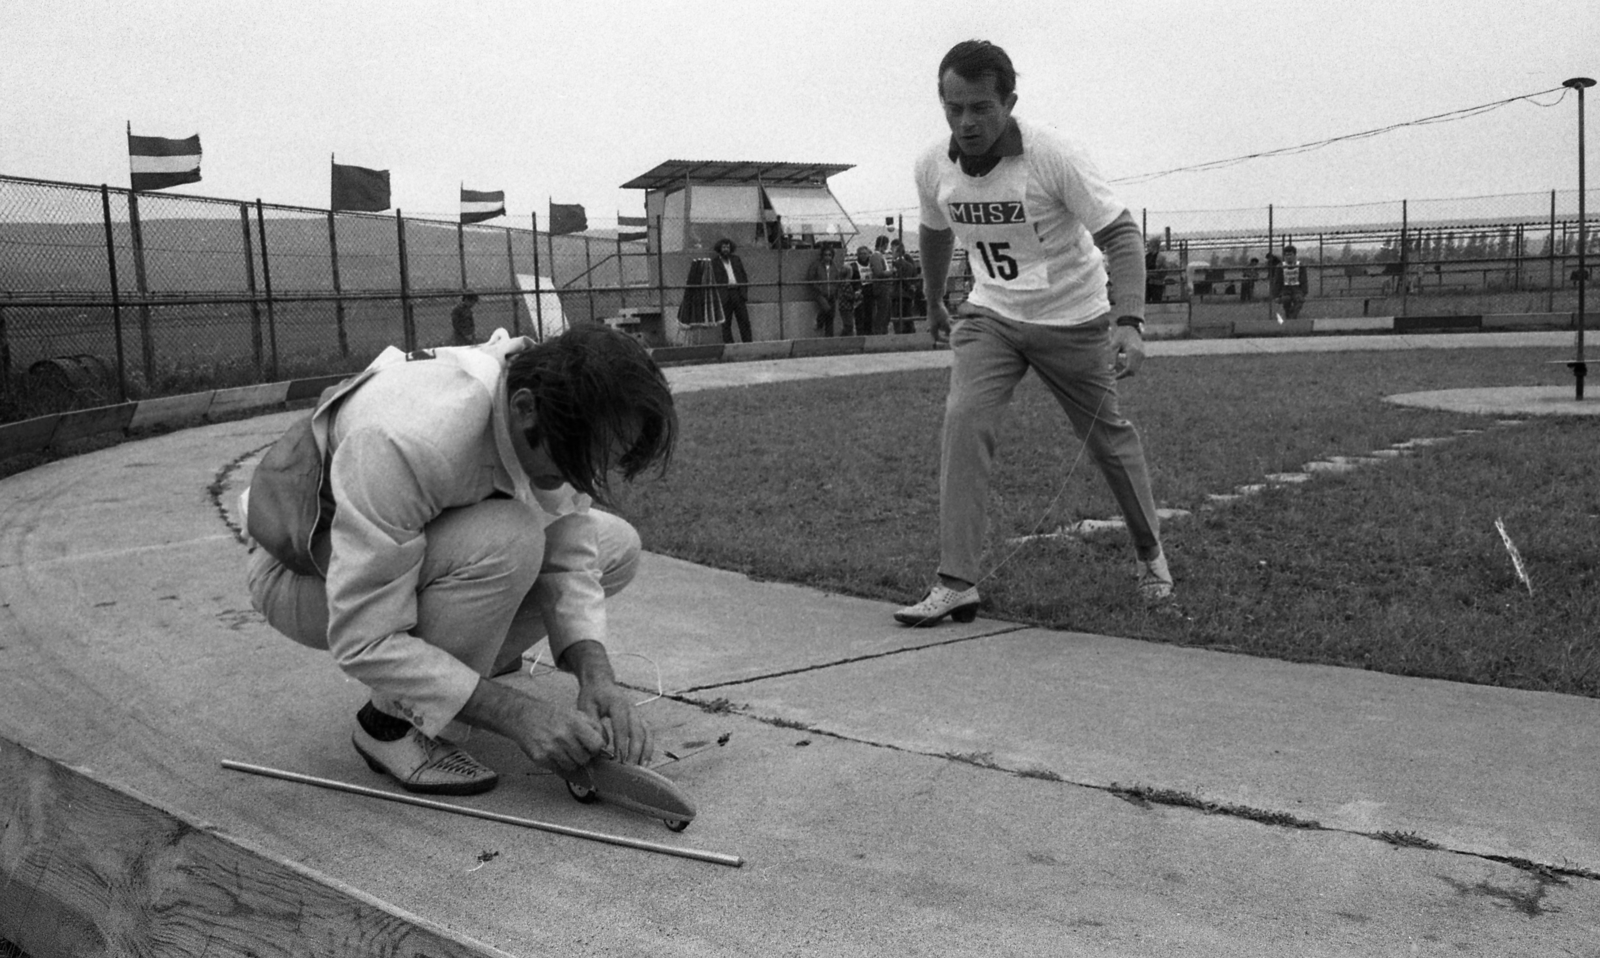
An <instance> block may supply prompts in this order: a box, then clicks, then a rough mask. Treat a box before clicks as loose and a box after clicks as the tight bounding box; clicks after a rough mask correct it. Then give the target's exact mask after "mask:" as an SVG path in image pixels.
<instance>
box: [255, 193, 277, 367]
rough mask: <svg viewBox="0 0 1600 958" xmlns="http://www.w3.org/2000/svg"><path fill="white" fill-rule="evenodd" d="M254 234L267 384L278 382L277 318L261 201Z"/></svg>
mask: <svg viewBox="0 0 1600 958" xmlns="http://www.w3.org/2000/svg"><path fill="white" fill-rule="evenodd" d="M256 233H257V234H258V235H259V236H260V237H261V284H262V287H263V289H265V291H266V294H267V344H268V347H269V348H270V349H271V353H270V354H269V355H271V357H272V359H271V361H270V362H269V363H268V364H267V382H277V381H278V316H277V313H276V312H275V311H274V310H273V307H272V265H271V264H270V263H269V262H268V260H267V218H266V214H264V213H263V212H262V209H261V200H260V199H259V198H258V199H257V200H256Z"/></svg>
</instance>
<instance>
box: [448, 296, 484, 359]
mask: <svg viewBox="0 0 1600 958" xmlns="http://www.w3.org/2000/svg"><path fill="white" fill-rule="evenodd" d="M477 305H478V294H477V293H462V294H461V302H460V303H457V304H456V308H455V309H452V310H451V311H450V333H451V336H450V344H451V345H452V346H476V345H478V330H477V324H476V323H475V322H474V321H473V318H472V309H473V307H474V306H477Z"/></svg>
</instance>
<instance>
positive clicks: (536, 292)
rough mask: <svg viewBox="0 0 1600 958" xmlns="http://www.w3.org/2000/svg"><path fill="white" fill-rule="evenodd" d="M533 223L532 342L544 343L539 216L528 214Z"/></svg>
mask: <svg viewBox="0 0 1600 958" xmlns="http://www.w3.org/2000/svg"><path fill="white" fill-rule="evenodd" d="M528 217H529V218H530V219H531V220H532V221H533V340H534V342H536V343H542V342H544V288H543V285H542V280H541V279H540V277H539V214H538V213H529V214H528Z"/></svg>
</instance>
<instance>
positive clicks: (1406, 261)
mask: <svg viewBox="0 0 1600 958" xmlns="http://www.w3.org/2000/svg"><path fill="white" fill-rule="evenodd" d="M1410 225H1411V220H1410V205H1409V201H1407V200H1401V201H1400V315H1401V316H1406V315H1409V314H1410V312H1411V305H1410V304H1411V276H1410V273H1409V269H1410V264H1411V256H1410V252H1411V251H1410V249H1409V248H1408V246H1409V244H1408V243H1407V242H1406V232H1407V228H1408V227H1409V226H1410Z"/></svg>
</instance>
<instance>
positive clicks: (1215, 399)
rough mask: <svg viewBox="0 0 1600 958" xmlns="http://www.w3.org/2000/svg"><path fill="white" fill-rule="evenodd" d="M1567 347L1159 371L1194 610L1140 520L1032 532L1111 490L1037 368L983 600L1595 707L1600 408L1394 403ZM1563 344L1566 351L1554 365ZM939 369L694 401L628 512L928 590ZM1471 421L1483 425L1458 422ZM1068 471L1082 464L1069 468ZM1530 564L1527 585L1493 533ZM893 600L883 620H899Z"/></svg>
mask: <svg viewBox="0 0 1600 958" xmlns="http://www.w3.org/2000/svg"><path fill="white" fill-rule="evenodd" d="M1555 352H1556V351H1554V350H1540V349H1471V350H1440V351H1416V352H1405V353H1344V354H1319V355H1311V354H1302V355H1292V354H1291V355H1266V354H1255V355H1238V356H1226V357H1195V358H1161V359H1155V360H1152V361H1151V362H1150V363H1149V364H1148V365H1147V367H1146V370H1145V372H1144V373H1142V374H1141V375H1140V376H1139V377H1138V378H1136V379H1133V380H1128V381H1126V382H1125V389H1124V411H1125V413H1126V414H1127V415H1128V416H1129V417H1130V418H1132V419H1133V420H1134V421H1135V422H1136V423H1137V424H1138V425H1139V427H1140V430H1141V432H1142V433H1143V435H1144V439H1145V443H1146V447H1147V451H1148V453H1149V456H1150V459H1151V463H1152V473H1153V482H1154V486H1155V491H1156V495H1157V498H1158V500H1159V501H1160V504H1161V505H1162V506H1163V507H1166V508H1174V509H1184V510H1189V511H1191V512H1192V515H1191V516H1189V517H1187V518H1179V519H1174V520H1172V521H1170V522H1169V523H1168V524H1167V525H1166V528H1165V535H1164V538H1165V540H1166V548H1167V550H1168V553H1169V555H1170V556H1171V559H1172V565H1173V570H1174V572H1175V574H1176V576H1177V579H1178V598H1177V600H1176V601H1175V602H1173V603H1172V604H1170V605H1169V606H1166V607H1164V608H1161V609H1157V610H1150V609H1147V608H1145V607H1144V606H1143V605H1142V604H1141V603H1139V602H1138V601H1137V599H1136V597H1135V595H1134V592H1133V588H1132V553H1131V548H1130V546H1129V545H1128V543H1127V540H1126V538H1125V535H1124V534H1122V533H1107V534H1099V535H1095V536H1092V537H1087V538H1079V537H1057V538H1051V539H1041V540H1034V541H1031V542H1028V543H1026V544H1020V545H1019V544H1017V543H1016V542H1015V541H1014V540H1016V539H1017V538H1018V537H1022V536H1027V535H1029V534H1031V533H1035V532H1048V531H1051V530H1055V529H1058V528H1060V527H1061V526H1063V525H1065V524H1068V523H1071V522H1074V521H1076V520H1078V519H1082V518H1106V517H1110V516H1113V515H1114V514H1115V511H1114V505H1113V503H1112V501H1111V499H1110V496H1109V494H1108V493H1107V492H1106V490H1105V487H1104V484H1103V481H1102V480H1101V478H1100V476H1099V475H1098V473H1097V472H1096V471H1095V470H1094V469H1093V468H1092V467H1089V466H1087V465H1084V464H1079V465H1078V466H1077V467H1076V468H1073V464H1074V459H1075V456H1076V453H1077V448H1078V444H1077V442H1076V440H1075V439H1074V438H1073V437H1072V436H1071V434H1070V431H1069V430H1068V428H1067V426H1066V423H1065V419H1064V417H1063V416H1062V415H1061V413H1060V411H1059V410H1058V409H1057V408H1056V406H1055V404H1054V401H1053V400H1052V399H1051V398H1050V397H1049V396H1048V394H1047V393H1046V392H1045V391H1044V390H1043V389H1042V387H1040V386H1038V384H1037V383H1036V382H1035V381H1034V380H1032V379H1031V378H1030V379H1028V380H1025V381H1024V384H1023V386H1022V387H1021V388H1019V390H1018V394H1017V399H1016V402H1015V404H1014V406H1013V410H1012V415H1011V417H1010V419H1009V421H1008V423H1007V425H1006V427H1005V428H1004V430H1003V432H1002V438H1001V445H1000V454H999V463H998V466H997V470H996V474H995V482H994V489H993V495H992V498H991V508H990V517H991V523H990V527H991V528H990V551H989V554H988V556H987V559H986V566H987V567H988V568H991V569H994V570H995V571H994V572H993V573H992V576H991V577H990V578H988V579H987V580H986V581H984V582H983V583H982V585H981V589H982V592H983V594H984V598H985V601H986V609H985V614H987V615H991V616H994V617H998V618H1002V619H1008V620H1013V621H1018V622H1028V623H1036V624H1040V625H1045V626H1049V627H1052V628H1062V629H1070V630H1080V631H1088V632H1099V633H1108V634H1115V635H1125V636H1132V637H1138V638H1144V639H1150V640H1154V641H1162V642H1172V643H1178V644H1184V645H1193V646H1204V647H1209V648H1217V649H1227V650H1235V651H1240V652H1246V653H1250V654H1257V655H1264V656H1273V657H1278V658H1283V659H1289V660H1295V661H1310V662H1325V663H1332V664H1338V665H1345V666H1351V667H1358V668H1370V669H1377V670H1381V671H1387V672H1394V673H1399V674H1407V675H1423V676H1435V677H1439V678H1448V679H1454V680H1460V681H1469V682H1481V683H1490V684H1498V685H1505V686H1512V687H1518V688H1529V689H1546V690H1553V691H1561V692H1569V693H1574V694H1580V695H1590V696H1596V695H1600V636H1597V633H1596V628H1597V626H1596V623H1600V575H1597V573H1596V571H1595V570H1596V568H1597V567H1600V465H1597V462H1600V456H1597V453H1600V445H1597V443H1600V419H1590V418H1585V419H1535V420H1529V421H1527V422H1524V423H1522V424H1519V425H1508V424H1498V423H1496V422H1495V421H1493V420H1487V419H1484V418H1482V417H1476V416H1467V415H1456V414H1448V413H1443V412H1430V411H1423V410H1414V409H1406V408H1400V407H1395V406H1392V405H1390V404H1387V403H1384V402H1382V401H1381V397H1382V396H1383V395H1385V394H1389V393H1396V392H1410V391H1416V390H1425V389H1441V388H1451V387H1464V386H1493V385H1529V384H1535V383H1540V382H1544V381H1546V380H1548V381H1549V382H1550V383H1551V384H1555V383H1557V382H1558V381H1559V380H1558V379H1556V378H1553V377H1555V376H1556V373H1552V372H1550V369H1552V368H1554V369H1556V370H1560V367H1547V366H1544V365H1543V362H1544V361H1545V360H1547V359H1557V358H1564V356H1557V355H1555ZM1546 353H1549V355H1546ZM945 380H946V374H945V373H944V372H942V371H933V372H913V373H897V374H884V375H873V376H861V377H853V378H847V379H837V380H819V381H809V382H802V383H793V384H782V385H770V386H762V387H759V388H748V389H724V390H714V391H709V392H705V393H690V394H687V395H684V396H683V397H682V398H681V399H680V410H681V416H682V420H683V438H682V442H681V445H680V447H679V452H678V458H677V460H676V461H675V463H674V465H673V468H672V471H671V472H670V473H669V475H668V476H667V477H666V478H664V479H662V480H659V481H657V482H654V483H645V484H642V485H639V486H636V487H634V488H632V489H631V490H629V491H628V493H627V494H626V495H625V497H624V498H623V500H622V502H621V504H620V507H621V508H622V510H623V512H624V513H625V514H627V515H628V516H629V517H630V518H631V519H633V520H634V521H635V522H636V523H637V524H638V526H639V527H640V529H641V532H642V533H643V535H644V538H645V542H646V547H647V548H649V549H651V550H653V551H658V552H663V553H667V554H670V555H675V556H679V557H682V558H685V559H689V560H692V561H696V562H701V563H705V564H708V565H713V566H718V567H722V568H728V569H733V570H737V571H741V572H744V573H747V574H749V575H751V576H754V577H757V578H763V579H775V580H782V581H787V582H794V583H800V584H805V585H809V586H813V587H816V588H821V589H826V590H830V591H837V592H842V593H847V594H851V595H858V596H865V597H870V598H876V599H882V600H885V601H886V602H911V601H914V600H916V599H917V598H918V597H920V595H921V593H922V591H923V590H924V589H925V588H926V585H927V583H928V581H929V580H930V579H931V577H932V575H933V572H934V569H935V566H936V564H937V558H938V557H937V550H936V544H935V537H936V526H937V516H938V502H937V463H938V432H939V425H940V418H941V415H942V408H943V399H944V392H945ZM1461 430H1475V431H1473V432H1458V431H1461ZM1419 438H1436V439H1445V440H1447V441H1444V442H1441V443H1439V444H1437V445H1432V446H1427V447H1419V448H1417V449H1416V450H1415V451H1413V452H1411V453H1409V454H1406V455H1403V456H1400V457H1397V458H1395V459H1393V460H1392V461H1387V462H1383V463H1382V464H1378V465H1370V466H1365V467H1362V468H1360V469H1357V470H1355V471H1353V472H1349V473H1346V474H1337V475H1335V474H1319V475H1318V476H1317V477H1316V478H1314V479H1312V480H1311V481H1309V482H1305V483H1302V484H1298V485H1275V484H1269V485H1268V488H1267V489H1266V491H1264V492H1263V493H1261V494H1259V495H1253V496H1248V497H1245V498H1243V499H1241V500H1239V501H1237V502H1234V503H1232V504H1229V505H1225V506H1220V507H1214V506H1212V505H1210V500H1209V498H1208V496H1209V494H1214V493H1219V494H1220V493H1230V492H1232V491H1233V490H1234V489H1236V488H1237V487H1239V486H1242V485H1250V484H1258V483H1263V482H1265V481H1266V480H1265V479H1264V477H1266V476H1268V475H1270V474H1274V473H1283V472H1293V471H1297V470H1299V469H1300V468H1301V467H1302V466H1303V465H1304V464H1305V463H1307V462H1309V461H1312V460H1317V459H1325V458H1326V457H1328V456H1335V455H1342V456H1361V455H1364V454H1367V453H1371V452H1373V451H1375V450H1380V449H1384V448H1386V447H1390V446H1393V445H1394V444H1396V443H1401V442H1405V441H1407V440H1412V439H1419ZM1069 474H1070V475H1069ZM1497 518H1501V519H1503V520H1504V522H1505V524H1506V527H1507V529H1508V531H1509V533H1510V534H1511V535H1512V537H1513V539H1514V541H1515V542H1516V544H1517V545H1518V546H1519V548H1520V550H1521V553H1522V555H1523V557H1524V559H1525V560H1526V562H1527V565H1528V569H1529V574H1530V578H1531V581H1532V583H1533V586H1534V588H1533V592H1532V594H1530V593H1529V591H1528V589H1527V588H1526V587H1525V586H1524V585H1523V584H1522V583H1521V582H1520V581H1519V579H1518V578H1517V576H1516V574H1515V572H1514V570H1513V567H1512V563H1511V560H1510V558H1509V555H1508V553H1507V551H1506V549H1505V547H1504V545H1503V543H1502V542H1501V539H1500V536H1499V533H1498V532H1497V531H1496V529H1495V525H1494V523H1495V520H1496V519H1497ZM885 614H886V615H887V610H885Z"/></svg>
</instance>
